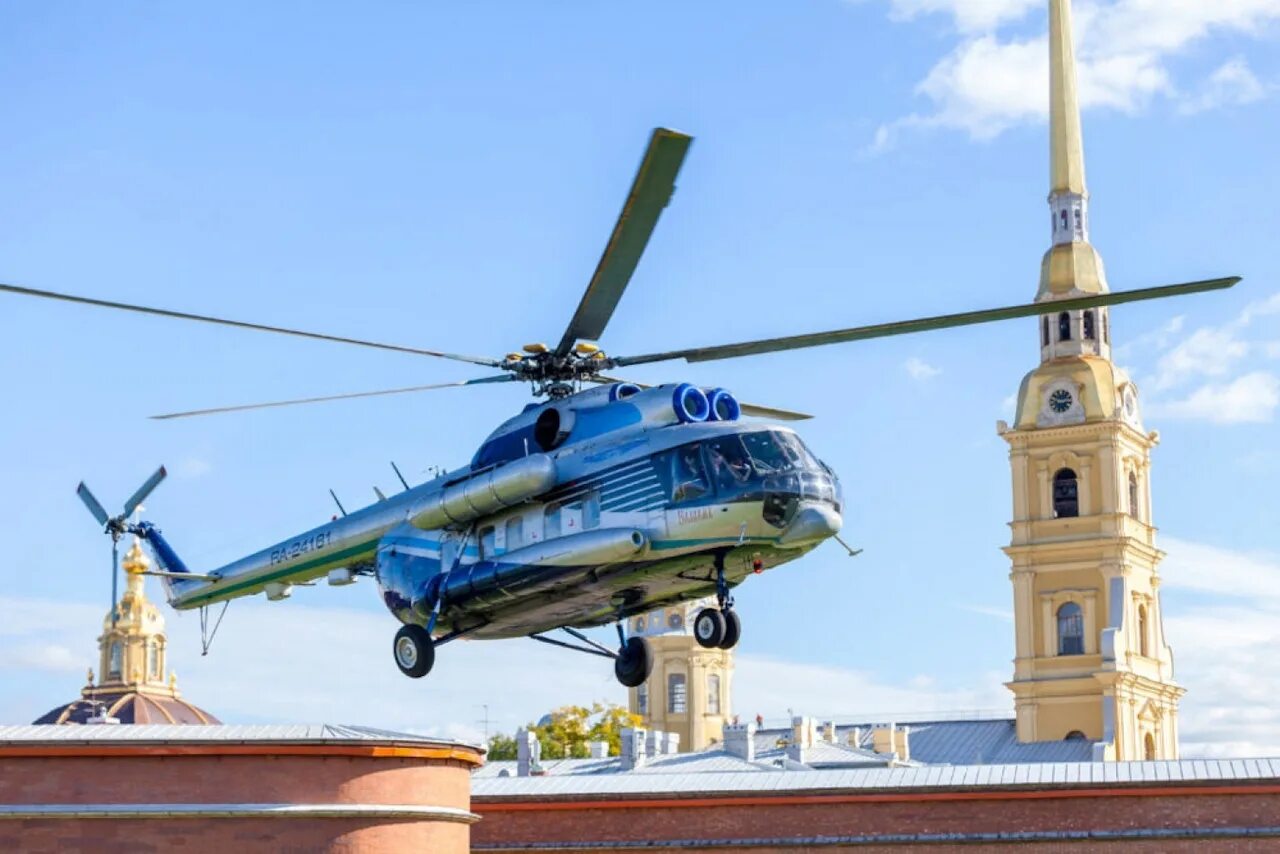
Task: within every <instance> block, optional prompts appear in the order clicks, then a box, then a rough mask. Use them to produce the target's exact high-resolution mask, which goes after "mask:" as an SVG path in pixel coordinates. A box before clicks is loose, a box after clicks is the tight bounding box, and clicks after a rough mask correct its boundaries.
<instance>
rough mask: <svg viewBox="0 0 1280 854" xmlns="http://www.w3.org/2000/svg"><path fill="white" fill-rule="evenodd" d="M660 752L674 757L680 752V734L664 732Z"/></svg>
mask: <svg viewBox="0 0 1280 854" xmlns="http://www.w3.org/2000/svg"><path fill="white" fill-rule="evenodd" d="M662 735H663V739H662V740H663V747H662V750H663V752H664V753H665V754H666V755H667V756H675V755H676V754H677V753H679V752H680V733H678V732H664V733H663V734H662Z"/></svg>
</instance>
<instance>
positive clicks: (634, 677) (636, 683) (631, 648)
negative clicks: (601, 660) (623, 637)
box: [613, 638, 653, 688]
mask: <svg viewBox="0 0 1280 854" xmlns="http://www.w3.org/2000/svg"><path fill="white" fill-rule="evenodd" d="M652 672H653V648H652V647H651V646H649V641H647V640H645V639H644V638H630V639H628V640H627V642H626V643H625V644H623V645H622V649H620V650H618V657H617V658H615V659H614V660H613V675H614V676H617V677H618V681H619V682H621V683H622V684H623V685H625V686H626V687H628V688H638V687H640V686H641V685H643V684H644V680H646V679H648V678H649V674H650V673H652Z"/></svg>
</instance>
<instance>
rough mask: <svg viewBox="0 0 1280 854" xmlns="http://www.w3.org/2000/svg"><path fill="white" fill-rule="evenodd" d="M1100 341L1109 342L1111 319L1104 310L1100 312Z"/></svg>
mask: <svg viewBox="0 0 1280 854" xmlns="http://www.w3.org/2000/svg"><path fill="white" fill-rule="evenodd" d="M1102 343H1103V344H1110V343H1111V320H1110V318H1109V317H1108V316H1107V313H1106V312H1105V311H1104V312H1103V313H1102Z"/></svg>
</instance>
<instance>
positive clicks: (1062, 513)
mask: <svg viewBox="0 0 1280 854" xmlns="http://www.w3.org/2000/svg"><path fill="white" fill-rule="evenodd" d="M1079 515H1080V486H1079V483H1078V482H1077V481H1076V473H1075V472H1074V471H1072V470H1071V469H1059V470H1058V473H1057V474H1055V475H1054V476H1053V516H1054V518H1055V519H1066V518H1068V517H1072V516H1079Z"/></svg>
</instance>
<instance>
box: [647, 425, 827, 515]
mask: <svg viewBox="0 0 1280 854" xmlns="http://www.w3.org/2000/svg"><path fill="white" fill-rule="evenodd" d="M654 463H655V464H656V466H657V470H658V477H659V479H660V480H661V481H662V483H663V486H664V488H665V491H666V494H667V498H668V500H669V501H671V502H672V503H674V504H688V503H693V502H697V501H699V500H700V499H707V500H719V501H725V500H740V499H743V498H752V497H755V498H757V499H758V498H762V497H763V496H764V494H765V493H766V492H775V491H778V490H782V491H784V492H787V493H795V494H796V495H797V496H808V497H810V498H815V499H818V500H826V501H836V500H838V499H837V498H836V495H835V491H834V483H833V482H832V478H831V474H830V470H829V469H828V468H827V467H826V466H824V465H823V464H822V463H821V462H819V461H818V460H817V458H815V457H814V456H813V454H812V453H810V452H809V449H808V448H806V447H805V446H804V443H803V442H801V441H800V438H799V437H798V436H796V435H795V434H794V433H784V432H782V431H780V430H762V431H759V432H754V433H739V434H735V435H729V436H718V437H716V438H714V439H704V440H703V441H701V442H690V443H689V444H687V445H681V446H679V447H677V448H672V449H671V450H668V451H663V452H662V453H660V454H657V455H655V457H654Z"/></svg>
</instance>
